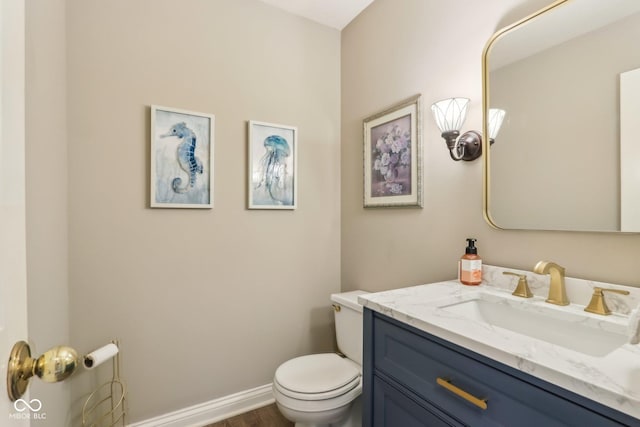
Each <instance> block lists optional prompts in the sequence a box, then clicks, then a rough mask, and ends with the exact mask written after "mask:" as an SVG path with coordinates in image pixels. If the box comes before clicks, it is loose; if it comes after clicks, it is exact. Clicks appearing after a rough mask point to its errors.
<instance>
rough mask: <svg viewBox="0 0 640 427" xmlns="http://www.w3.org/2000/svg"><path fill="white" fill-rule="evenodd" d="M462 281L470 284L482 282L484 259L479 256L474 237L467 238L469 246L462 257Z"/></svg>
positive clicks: (464, 283) (474, 284)
mask: <svg viewBox="0 0 640 427" xmlns="http://www.w3.org/2000/svg"><path fill="white" fill-rule="evenodd" d="M460 283H462V284H463V285H470V286H476V285H479V284H480V283H482V259H481V258H480V257H479V256H478V248H476V239H474V238H468V239H467V247H466V248H465V251H464V255H462V258H460Z"/></svg>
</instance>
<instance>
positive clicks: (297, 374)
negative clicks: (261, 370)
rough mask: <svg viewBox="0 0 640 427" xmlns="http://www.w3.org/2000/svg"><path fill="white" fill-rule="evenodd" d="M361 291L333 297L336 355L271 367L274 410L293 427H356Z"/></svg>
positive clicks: (358, 417) (358, 416)
mask: <svg viewBox="0 0 640 427" xmlns="http://www.w3.org/2000/svg"><path fill="white" fill-rule="evenodd" d="M366 293H368V292H365V291H351V292H343V293H339V294H332V295H331V301H333V307H334V316H335V322H336V340H337V342H338V349H339V350H340V352H342V353H343V354H344V356H346V357H343V356H341V355H338V354H336V353H320V354H310V355H307V356H301V357H296V358H295V359H291V360H288V361H286V362H284V363H283V364H282V365H280V366H279V367H278V369H276V373H275V375H274V378H273V394H274V396H275V399H276V404H277V406H278V409H279V410H280V412H281V413H282V415H284V416H285V418H287V419H288V420H289V421H292V422H294V423H295V425H296V427H360V426H361V423H362V421H361V413H360V412H361V409H360V399H359V397H360V394H362V306H361V305H360V304H358V295H363V294H366Z"/></svg>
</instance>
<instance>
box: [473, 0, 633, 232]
mask: <svg viewBox="0 0 640 427" xmlns="http://www.w3.org/2000/svg"><path fill="white" fill-rule="evenodd" d="M639 41H640V0H606V1H603V0H561V1H556V2H555V3H553V4H552V5H550V6H549V7H547V8H546V9H544V10H542V11H540V12H538V13H536V14H534V15H532V16H530V17H528V18H526V19H524V20H522V21H520V22H519V23H516V24H514V25H512V26H510V27H507V28H505V29H503V30H501V31H498V32H497V33H496V34H495V35H494V36H493V37H492V38H491V40H490V41H489V43H488V44H487V47H486V49H485V53H484V56H483V83H484V117H485V121H486V118H487V117H488V114H487V112H488V109H489V108H500V109H503V110H505V111H506V115H505V119H504V122H503V125H502V128H501V129H500V132H499V134H498V135H497V137H496V138H495V143H494V144H492V145H491V146H490V148H489V149H486V150H484V151H485V153H486V154H485V158H484V161H485V168H484V174H485V176H484V178H485V216H486V218H487V219H488V220H489V222H490V223H491V224H492V225H494V226H496V227H498V228H505V229H529V230H575V231H609V232H612V231H622V232H640V44H639V43H640V42H639ZM486 129H487V127H486V123H485V135H486V134H487V132H486Z"/></svg>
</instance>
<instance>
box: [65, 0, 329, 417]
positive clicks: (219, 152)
mask: <svg viewBox="0 0 640 427" xmlns="http://www.w3.org/2000/svg"><path fill="white" fill-rule="evenodd" d="M67 8H68V9H67V30H68V34H67V35H68V44H67V47H68V82H69V87H68V89H69V91H68V94H69V99H68V101H69V104H68V105H69V109H68V115H69V121H68V123H69V202H70V203H69V219H70V230H69V248H70V249H69V257H70V271H69V273H70V295H71V321H72V326H71V337H72V341H73V343H74V345H76V346H77V347H78V349H79V350H81V351H83V352H84V351H89V350H91V349H93V348H95V347H98V346H100V345H103V344H105V343H106V342H108V341H109V340H110V339H111V338H112V337H118V338H119V339H120V340H121V347H122V364H123V375H124V377H125V379H126V381H127V383H128V385H129V392H130V396H129V406H130V419H129V420H130V421H139V420H141V419H146V418H149V417H152V416H156V415H159V414H163V413H166V412H170V411H173V410H176V409H181V408H184V407H186V406H190V405H193V404H196V403H199V402H204V401H208V400H211V399H214V398H217V397H221V396H226V395H229V394H232V393H236V392H239V391H243V390H247V389H250V388H253V387H257V386H260V385H264V384H267V383H270V382H271V380H272V376H273V373H274V371H275V369H276V367H277V366H278V365H279V364H280V363H282V362H283V361H285V360H287V359H288V358H291V357H293V356H298V355H301V354H305V353H309V352H313V351H328V350H331V349H332V348H333V333H332V329H331V328H332V326H331V325H332V312H331V311H330V301H329V294H331V293H332V292H337V291H339V290H340V273H339V268H340V250H339V248H340V240H339V239H340V235H339V233H340V213H339V209H340V207H339V206H340V205H339V203H340V201H339V193H340V167H339V165H340V151H339V150H340V149H339V143H340V130H339V126H340V117H339V112H340V92H339V90H340V82H339V79H340V69H339V67H340V33H339V32H338V31H337V30H334V29H330V28H328V27H324V26H321V25H318V24H315V23H312V22H311V21H308V20H305V19H302V18H299V17H296V16H293V15H290V14H287V13H284V12H282V11H279V10H277V9H274V8H272V7H270V6H267V5H265V4H263V3H261V2H258V1H257V0H181V1H179V2H178V1H175V0H137V1H135V2H132V1H129V0H115V1H108V2H104V1H86V0H68V1H67ZM151 104H158V105H164V106H171V107H176V108H181V109H188V110H192V111H200V112H205V113H212V114H215V116H216V129H215V161H214V162H215V208H214V209H213V210H185V209H150V208H149V207H148V206H149V196H148V193H149V168H150V166H149V120H150V112H149V106H150V105H151ZM250 119H252V120H261V121H267V122H273V123H281V124H287V125H294V126H297V127H298V130H299V141H298V142H299V152H298V162H299V165H298V173H299V190H298V197H299V200H298V208H297V210H295V211H268V210H251V211H249V210H247V209H246V208H245V206H246V162H247V160H246V157H247V150H246V139H247V131H246V127H247V126H246V121H247V120H250ZM87 377H88V375H87V374H82V375H81V377H80V378H77V379H76V381H75V382H74V384H78V386H77V387H76V386H74V401H75V400H76V399H78V398H79V396H80V395H81V393H82V392H84V391H85V390H81V388H85V385H84V384H85V383H87V386H88V384H89V382H90V381H88V380H87ZM80 384H82V386H81V385H80Z"/></svg>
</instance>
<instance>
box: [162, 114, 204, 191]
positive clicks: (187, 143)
mask: <svg viewBox="0 0 640 427" xmlns="http://www.w3.org/2000/svg"><path fill="white" fill-rule="evenodd" d="M160 137H161V138H168V137H176V138H180V140H181V141H180V144H179V145H178V149H177V153H176V154H177V160H178V164H179V165H180V168H181V169H182V170H183V171H185V172H186V173H187V175H188V176H189V181H188V182H187V183H185V185H184V186H183V185H182V178H180V177H176V178H174V179H173V181H172V182H171V188H172V189H173V191H174V192H176V193H180V194H181V193H186V192H187V191H189V190H190V189H191V188H193V186H194V185H195V183H196V174H202V173H203V167H202V162H201V161H200V159H199V158H198V157H196V155H195V150H196V141H197V138H196V134H195V133H194V132H193V131H192V130H191V129H189V128H188V127H187V124H186V123H184V122H181V123H176V124H175V125H173V126H171V128H170V129H169V131H168V132H167V133H165V134H164V135H160Z"/></svg>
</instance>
